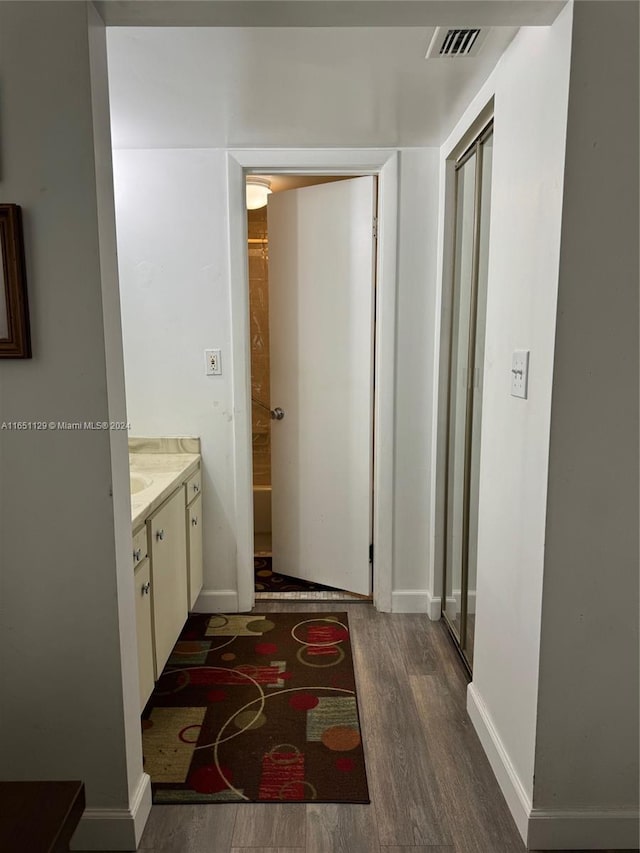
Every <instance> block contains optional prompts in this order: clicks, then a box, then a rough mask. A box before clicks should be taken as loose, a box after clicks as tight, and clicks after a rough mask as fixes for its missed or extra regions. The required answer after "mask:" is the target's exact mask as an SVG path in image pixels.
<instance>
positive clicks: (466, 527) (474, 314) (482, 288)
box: [443, 128, 492, 669]
mask: <svg viewBox="0 0 640 853" xmlns="http://www.w3.org/2000/svg"><path fill="white" fill-rule="evenodd" d="M491 163H492V130H491V128H487V129H486V130H485V131H484V132H483V134H482V135H481V136H480V137H479V138H478V139H477V140H476V142H475V143H474V145H473V146H471V148H470V149H469V150H468V151H467V152H466V154H465V155H464V157H462V158H461V159H460V161H459V162H458V163H457V164H456V230H455V256H454V280H453V289H452V315H451V318H452V319H451V355H450V376H449V393H448V409H449V411H448V416H449V419H448V448H447V506H446V510H447V512H446V538H445V601H444V608H443V612H444V616H445V619H446V621H447V624H448V625H449V628H450V630H451V633H452V634H453V636H454V639H455V640H456V643H457V644H458V645H459V647H460V650H461V651H462V654H463V657H464V659H465V661H466V663H467V665H468V667H469V669H471V667H472V665H473V639H474V630H475V602H476V576H477V570H476V564H477V537H478V489H479V473H480V435H481V429H480V428H481V423H482V383H483V374H484V370H483V365H484V341H485V317H486V300H487V270H488V249H489V208H490V200H491Z"/></svg>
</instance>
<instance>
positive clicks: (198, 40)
mask: <svg viewBox="0 0 640 853" xmlns="http://www.w3.org/2000/svg"><path fill="white" fill-rule="evenodd" d="M471 23H472V22H471ZM433 32H434V28H433V27H265V28H258V27H208V28H206V27H136V28H133V27H117V28H108V30H107V33H108V35H107V39H108V42H107V43H108V58H109V86H110V97H111V112H112V134H113V144H114V147H116V148H226V147H232V148H242V147H265V148H267V147H324V146H335V147H387V146H389V147H402V146H407V147H410V146H433V145H435V146H438V145H440V144H441V143H442V142H443V141H444V139H445V138H446V137H447V135H448V134H449V132H450V131H451V129H452V128H453V125H454V124H455V121H456V120H457V118H458V117H459V116H460V114H461V113H462V111H463V110H464V108H465V107H466V106H467V104H468V103H469V102H470V100H471V99H472V97H473V95H474V94H475V93H476V92H477V91H478V89H479V88H480V86H481V85H482V83H483V82H484V81H485V80H486V78H487V77H488V76H489V74H490V72H491V71H492V69H493V68H494V67H495V65H496V63H497V61H498V59H499V58H500V56H501V55H502V53H503V52H504V50H505V48H506V46H507V45H508V44H509V42H510V41H511V39H512V38H513V36H514V34H515V33H516V32H517V29H516V28H515V27H496V28H493V29H491V31H490V32H489V35H488V37H487V40H486V42H485V43H484V45H483V47H482V49H481V50H480V53H479V55H478V56H477V57H464V58H458V59H431V60H425V58H424V54H425V52H426V49H427V47H428V45H429V42H430V39H431V36H432V34H433Z"/></svg>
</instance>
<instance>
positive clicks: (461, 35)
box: [426, 27, 486, 59]
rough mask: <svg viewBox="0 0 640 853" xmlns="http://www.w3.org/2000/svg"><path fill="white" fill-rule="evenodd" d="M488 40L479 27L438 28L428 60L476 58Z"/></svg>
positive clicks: (428, 52) (430, 46) (432, 40)
mask: <svg viewBox="0 0 640 853" xmlns="http://www.w3.org/2000/svg"><path fill="white" fill-rule="evenodd" d="M485 38H486V31H485V30H482V29H479V28H477V27H467V28H449V27H437V28H436V31H435V33H434V34H433V38H432V39H431V44H430V45H429V49H428V50H427V53H426V59H438V58H441V57H459V56H476V54H477V53H478V51H479V50H480V47H481V46H482V43H483V42H484V40H485Z"/></svg>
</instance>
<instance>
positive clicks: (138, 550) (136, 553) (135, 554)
mask: <svg viewBox="0 0 640 853" xmlns="http://www.w3.org/2000/svg"><path fill="white" fill-rule="evenodd" d="M141 556H142V548H136V550H135V551H134V552H133V559H134V560H135V561H136V563H137V562H138V560H139V559H140V557H141Z"/></svg>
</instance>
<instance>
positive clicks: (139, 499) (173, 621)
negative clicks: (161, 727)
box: [129, 438, 202, 708]
mask: <svg viewBox="0 0 640 853" xmlns="http://www.w3.org/2000/svg"><path fill="white" fill-rule="evenodd" d="M129 468H130V478H131V523H132V531H133V570H134V573H135V575H134V576H135V596H136V629H137V634H138V668H139V674H140V707H141V708H144V706H145V705H146V703H147V700H148V699H149V696H150V695H151V692H152V691H153V687H154V684H155V682H156V681H157V679H158V678H159V676H160V674H161V672H162V670H163V668H164V666H165V664H166V662H167V660H168V658H169V655H170V654H171V651H172V649H173V647H174V645H175V643H176V640H177V639H178V636H179V634H180V631H181V630H182V628H183V626H184V623H185V621H186V618H187V613H188V611H189V610H190V609H191V608H192V607H193V605H194V604H195V602H196V599H197V598H198V595H199V593H200V590H201V589H202V522H201V506H202V475H201V468H200V441H199V439H194V438H181V439H168V438H156V439H143V438H131V439H129Z"/></svg>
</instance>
